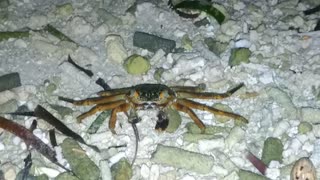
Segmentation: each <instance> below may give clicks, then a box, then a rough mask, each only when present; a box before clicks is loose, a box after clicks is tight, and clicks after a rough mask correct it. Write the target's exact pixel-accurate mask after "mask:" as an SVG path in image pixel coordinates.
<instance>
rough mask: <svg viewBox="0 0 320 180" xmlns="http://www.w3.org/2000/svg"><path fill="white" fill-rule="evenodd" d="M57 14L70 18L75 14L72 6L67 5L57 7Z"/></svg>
mask: <svg viewBox="0 0 320 180" xmlns="http://www.w3.org/2000/svg"><path fill="white" fill-rule="evenodd" d="M56 13H57V15H60V16H70V15H71V14H72V13H73V7H72V4H70V3H66V4H62V5H59V6H57V9H56Z"/></svg>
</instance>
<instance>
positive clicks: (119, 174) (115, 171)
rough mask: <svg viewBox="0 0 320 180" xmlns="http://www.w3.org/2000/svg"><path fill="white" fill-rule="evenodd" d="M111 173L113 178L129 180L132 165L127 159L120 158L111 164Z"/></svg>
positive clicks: (115, 179)
mask: <svg viewBox="0 0 320 180" xmlns="http://www.w3.org/2000/svg"><path fill="white" fill-rule="evenodd" d="M111 174H112V177H113V178H112V179H113V180H130V179H131V177H132V167H131V165H130V163H129V162H128V160H127V159H125V158H122V159H120V161H119V162H117V163H116V164H114V165H113V166H111Z"/></svg>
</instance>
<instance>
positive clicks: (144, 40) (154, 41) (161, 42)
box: [133, 31, 176, 53]
mask: <svg viewBox="0 0 320 180" xmlns="http://www.w3.org/2000/svg"><path fill="white" fill-rule="evenodd" d="M133 45H134V46H136V47H140V48H143V49H147V50H149V51H151V52H156V51H157V50H159V49H162V50H163V51H164V52H166V53H170V52H172V51H173V49H174V48H175V47H176V42H175V41H173V40H170V39H165V38H161V37H158V36H155V35H152V34H148V33H144V32H139V31H137V32H135V33H134V35H133Z"/></svg>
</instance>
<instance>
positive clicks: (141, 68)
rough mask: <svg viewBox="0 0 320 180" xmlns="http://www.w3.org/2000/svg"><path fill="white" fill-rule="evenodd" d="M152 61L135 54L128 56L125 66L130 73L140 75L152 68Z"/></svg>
mask: <svg viewBox="0 0 320 180" xmlns="http://www.w3.org/2000/svg"><path fill="white" fill-rule="evenodd" d="M150 66H151V65H150V62H149V60H147V59H146V58H144V57H142V56H140V55H137V54H134V55H131V56H130V57H128V58H127V59H126V60H125V62H124V67H125V69H126V70H127V72H128V73H129V74H133V75H140V74H143V73H146V72H148V71H149V69H150Z"/></svg>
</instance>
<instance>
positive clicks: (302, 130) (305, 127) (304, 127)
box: [298, 121, 312, 134]
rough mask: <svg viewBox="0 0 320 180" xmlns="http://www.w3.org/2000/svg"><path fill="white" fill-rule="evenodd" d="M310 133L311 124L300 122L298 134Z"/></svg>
mask: <svg viewBox="0 0 320 180" xmlns="http://www.w3.org/2000/svg"><path fill="white" fill-rule="evenodd" d="M310 131H312V124H310V123H308V122H305V121H303V122H301V123H300V124H299V126H298V132H299V133H300V134H306V133H308V132H310Z"/></svg>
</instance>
